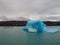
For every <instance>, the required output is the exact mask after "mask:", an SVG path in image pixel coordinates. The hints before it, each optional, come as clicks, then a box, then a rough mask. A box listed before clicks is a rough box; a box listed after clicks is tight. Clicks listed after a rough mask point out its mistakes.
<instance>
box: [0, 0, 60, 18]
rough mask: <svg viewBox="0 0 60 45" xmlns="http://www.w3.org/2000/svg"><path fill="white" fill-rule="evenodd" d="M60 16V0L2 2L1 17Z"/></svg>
mask: <svg viewBox="0 0 60 45" xmlns="http://www.w3.org/2000/svg"><path fill="white" fill-rule="evenodd" d="M31 14H32V15H33V14H36V15H42V14H44V15H46V14H48V15H51V14H52V15H55V14H60V0H0V16H3V15H6V16H15V17H16V16H22V15H31Z"/></svg>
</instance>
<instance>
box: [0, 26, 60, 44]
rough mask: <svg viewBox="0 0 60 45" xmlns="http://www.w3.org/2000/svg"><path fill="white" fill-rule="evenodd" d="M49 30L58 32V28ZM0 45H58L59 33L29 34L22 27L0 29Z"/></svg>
mask: <svg viewBox="0 0 60 45" xmlns="http://www.w3.org/2000/svg"><path fill="white" fill-rule="evenodd" d="M51 28H53V29H57V30H60V26H51V27H48V29H51ZM0 45H60V32H55V33H52V32H40V33H30V32H26V31H24V30H22V27H0Z"/></svg>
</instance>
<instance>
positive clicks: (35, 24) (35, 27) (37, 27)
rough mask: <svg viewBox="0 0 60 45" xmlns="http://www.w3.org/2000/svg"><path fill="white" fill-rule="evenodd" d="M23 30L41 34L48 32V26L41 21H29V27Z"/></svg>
mask: <svg viewBox="0 0 60 45" xmlns="http://www.w3.org/2000/svg"><path fill="white" fill-rule="evenodd" d="M23 30H25V31H29V32H41V31H44V30H46V25H45V24H44V23H43V22H42V21H41V20H36V21H34V20H28V22H27V25H26V26H25V27H24V28H23Z"/></svg>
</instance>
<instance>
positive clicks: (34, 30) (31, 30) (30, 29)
mask: <svg viewBox="0 0 60 45" xmlns="http://www.w3.org/2000/svg"><path fill="white" fill-rule="evenodd" d="M28 31H29V32H37V30H36V29H32V28H29V30H28Z"/></svg>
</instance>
